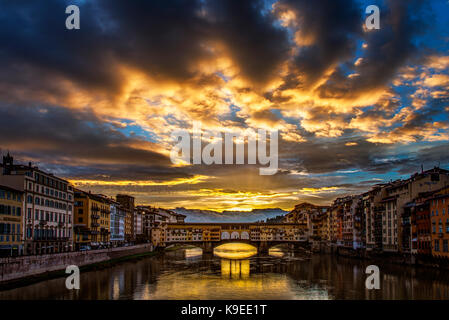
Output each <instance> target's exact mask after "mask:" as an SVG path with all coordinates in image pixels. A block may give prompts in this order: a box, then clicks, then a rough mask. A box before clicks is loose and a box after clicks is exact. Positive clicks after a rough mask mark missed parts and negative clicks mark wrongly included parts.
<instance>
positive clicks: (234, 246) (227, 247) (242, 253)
mask: <svg viewBox="0 0 449 320" xmlns="http://www.w3.org/2000/svg"><path fill="white" fill-rule="evenodd" d="M214 254H215V255H216V256H218V257H220V258H225V259H246V258H249V257H252V256H254V255H255V254H257V248H255V247H253V246H252V245H249V244H246V243H225V244H222V245H221V246H218V247H216V248H215V250H214Z"/></svg>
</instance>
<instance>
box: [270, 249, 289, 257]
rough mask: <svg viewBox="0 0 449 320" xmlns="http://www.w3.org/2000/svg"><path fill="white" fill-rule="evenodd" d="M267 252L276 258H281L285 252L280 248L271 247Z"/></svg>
mask: <svg viewBox="0 0 449 320" xmlns="http://www.w3.org/2000/svg"><path fill="white" fill-rule="evenodd" d="M268 254H269V255H270V256H272V257H277V258H282V257H283V256H285V252H284V251H283V250H282V249H280V248H271V249H270V250H269V251H268Z"/></svg>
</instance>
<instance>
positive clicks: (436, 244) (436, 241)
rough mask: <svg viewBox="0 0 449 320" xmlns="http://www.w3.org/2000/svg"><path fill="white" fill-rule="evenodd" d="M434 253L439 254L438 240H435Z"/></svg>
mask: <svg viewBox="0 0 449 320" xmlns="http://www.w3.org/2000/svg"><path fill="white" fill-rule="evenodd" d="M434 249H435V251H436V252H439V251H440V240H438V239H436V240H435V248H434Z"/></svg>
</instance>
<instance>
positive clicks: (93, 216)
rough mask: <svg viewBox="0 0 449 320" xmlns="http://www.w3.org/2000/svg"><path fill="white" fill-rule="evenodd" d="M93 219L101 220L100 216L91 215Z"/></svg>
mask: <svg viewBox="0 0 449 320" xmlns="http://www.w3.org/2000/svg"><path fill="white" fill-rule="evenodd" d="M90 216H91V218H92V219H99V218H100V216H99V215H98V214H91V215H90Z"/></svg>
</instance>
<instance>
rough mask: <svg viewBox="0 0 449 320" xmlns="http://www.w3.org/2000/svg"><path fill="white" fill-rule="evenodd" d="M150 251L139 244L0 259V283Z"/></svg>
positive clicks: (151, 248)
mask: <svg viewBox="0 0 449 320" xmlns="http://www.w3.org/2000/svg"><path fill="white" fill-rule="evenodd" d="M151 251H153V246H152V245H151V244H140V245H135V246H130V247H119V248H110V249H101V250H91V251H83V252H80V251H77V252H66V253H55V254H46V255H35V256H21V257H13V258H0V283H2V282H7V281H12V280H18V279H21V278H26V277H32V276H37V275H40V274H44V273H47V272H52V271H60V270H65V269H66V267H67V266H69V265H76V266H78V267H82V266H86V265H90V264H94V263H99V262H104V261H108V260H112V259H118V258H122V257H126V256H131V255H135V254H140V253H145V252H151Z"/></svg>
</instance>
